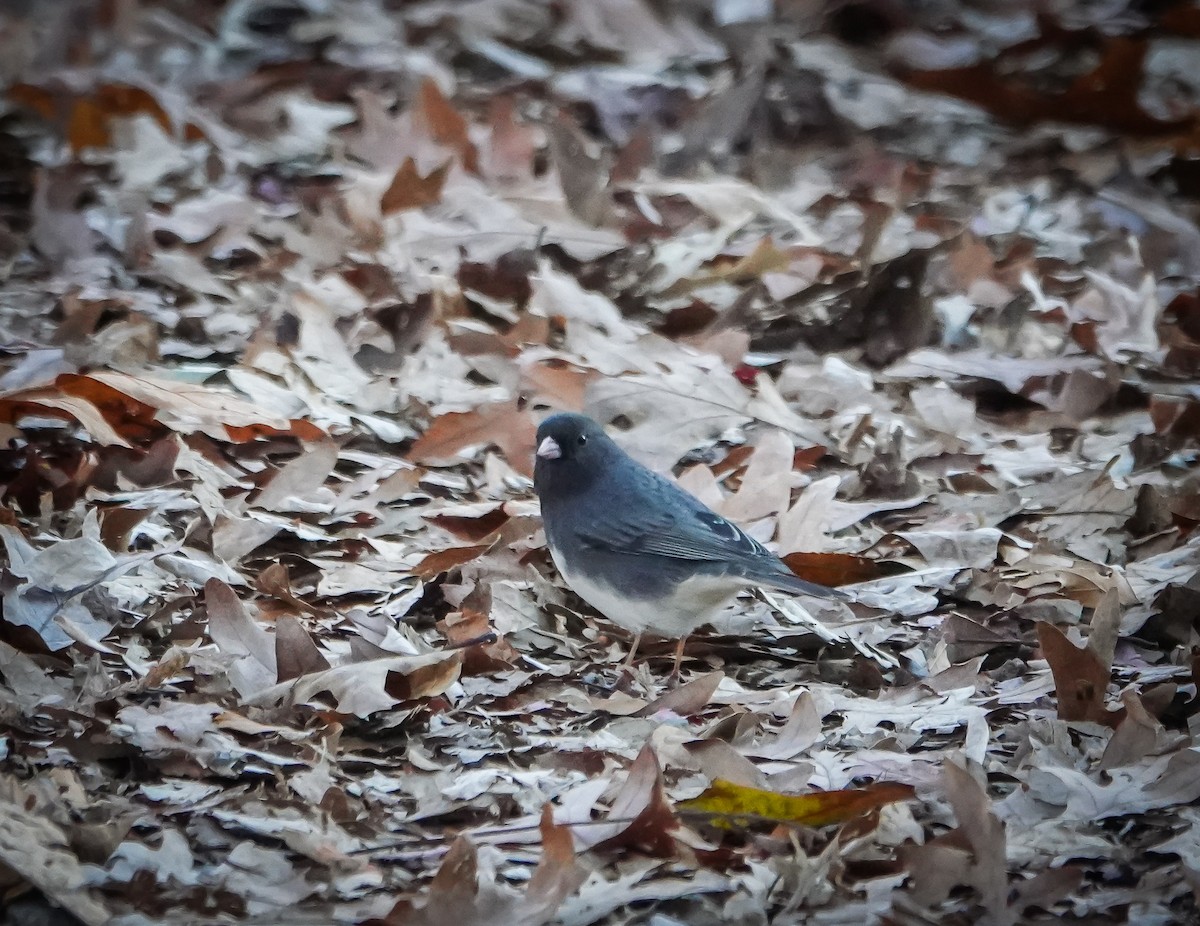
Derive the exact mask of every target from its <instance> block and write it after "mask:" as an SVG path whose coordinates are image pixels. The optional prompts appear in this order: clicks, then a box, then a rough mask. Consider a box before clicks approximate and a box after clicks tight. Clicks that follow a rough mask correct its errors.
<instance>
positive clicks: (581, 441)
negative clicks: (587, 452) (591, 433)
mask: <svg viewBox="0 0 1200 926" xmlns="http://www.w3.org/2000/svg"><path fill="white" fill-rule="evenodd" d="M576 440H577V442H578V443H579V446H580V447H582V446H583V445H584V444H586V443H587V435H586V434H580V435H579V437H578V438H577V439H576Z"/></svg>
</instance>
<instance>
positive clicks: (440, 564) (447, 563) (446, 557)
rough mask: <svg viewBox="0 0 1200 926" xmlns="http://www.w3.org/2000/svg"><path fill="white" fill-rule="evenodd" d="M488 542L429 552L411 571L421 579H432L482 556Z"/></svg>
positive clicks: (487, 547)
mask: <svg viewBox="0 0 1200 926" xmlns="http://www.w3.org/2000/svg"><path fill="white" fill-rule="evenodd" d="M490 546H491V545H490V544H486V543H481V544H476V545H475V546H472V547H449V548H447V549H445V550H438V551H437V552H436V553H430V554H429V555H428V556H426V557H425V558H424V559H423V560H421V562H419V563H417V565H416V566H414V567H413V570H412V573H413V575H415V576H418V577H420V578H422V579H433V578H435V577H437V576H440V575H441V574H442V573H443V572H449V571H450V570H451V569H454V568H456V567H458V566H461V565H463V564H464V563H469V562H471V560H473V559H476V558H477V557H479V556H482V555H483V554H484V553H486V552H487V550H488V549H489V548H490Z"/></svg>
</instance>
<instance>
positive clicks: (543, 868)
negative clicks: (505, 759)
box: [364, 804, 587, 926]
mask: <svg viewBox="0 0 1200 926" xmlns="http://www.w3.org/2000/svg"><path fill="white" fill-rule="evenodd" d="M539 829H540V830H541V836H542V857H541V859H540V860H539V861H538V864H537V867H536V868H535V869H534V870H533V875H532V876H531V877H530V879H529V883H528V885H527V886H526V888H525V891H524V892H523V893H517V892H516V891H514V890H512V889H511V888H505V887H501V886H500V885H497V884H496V883H495V882H494V881H493V880H492V873H491V872H490V871H482V872H481V871H480V865H479V859H478V857H477V855H476V851H475V847H474V845H472V843H471V842H470V840H469V839H467V838H466V837H465V836H460V837H459V838H458V839H456V840H455V841H454V844H453V845H452V846H451V847H450V851H449V853H447V855H446V858H445V860H444V861H443V862H442V866H441V868H439V869H438V872H437V874H436V875H434V878H433V882H432V883H431V884H430V886H429V893H428V895H427V896H426V897H425V898H424V903H420V904H418V903H417V902H416V901H415V900H410V899H403V900H400V901H398V902H397V903H396V906H394V907H393V908H392V910H391V912H390V913H388V915H387V916H385V917H384V918H382V919H378V920H368V921H367V922H366V923H365V924H364V926H443V924H446V923H453V924H455V926H541V924H543V923H548V922H550V921H551V920H552V919H553V918H554V914H555V913H556V912H557V911H558V908H559V907H560V906H561V905H562V902H563V901H564V900H565V899H566V898H567V897H568V896H570V895H571V894H572V893H574V892H575V891H576V890H577V889H578V888H579V886H580V885H581V884H583V881H584V879H585V878H586V877H587V872H586V870H585V869H584V868H583V867H582V866H580V865H579V863H578V862H576V861H575V845H574V841H573V840H572V838H571V828H570V827H569V826H557V825H555V823H554V815H553V813H552V811H551V807H550V805H549V804H546V805H545V806H544V807H543V808H542V818H541V824H540V826H539Z"/></svg>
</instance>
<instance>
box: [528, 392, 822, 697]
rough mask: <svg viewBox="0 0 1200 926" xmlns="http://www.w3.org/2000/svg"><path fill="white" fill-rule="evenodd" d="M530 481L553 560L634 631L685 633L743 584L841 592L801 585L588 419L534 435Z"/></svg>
mask: <svg viewBox="0 0 1200 926" xmlns="http://www.w3.org/2000/svg"><path fill="white" fill-rule="evenodd" d="M533 484H534V487H535V489H536V490H537V494H538V498H539V499H540V500H541V503H542V520H543V522H544V523H545V526H546V541H547V543H548V544H549V547H550V555H551V557H552V558H553V559H554V565H555V566H557V567H558V571H559V572H560V573H562V576H563V578H564V579H566V581H567V584H568V585H569V586H570V587H571V588H572V589H573V590H574V591H575V593H576V594H578V595H579V597H581V598H582V599H583V600H584V601H586V602H587V603H588V604H590V605H591V606H592V607H594V608H595V609H596V610H598V611H599V612H600V613H601V614H603V615H604V616H605V617H606V618H608V619H609V620H610V621H612V622H613V623H614V624H617V625H618V626H621V627H624V628H625V629H626V630H629V631H630V632H631V633H633V634H634V639H633V646H632V648H631V649H630V651H629V657H628V659H626V661H625V665H626V666H629V665H631V664H632V662H633V658H634V655H635V654H636V653H637V648H638V644H639V643H640V642H641V637H642V634H643V633H645V632H647V631H648V632H650V633H655V634H659V635H661V636H664V637H678V638H679V644H678V646H677V647H676V649H675V673H674V674H676V675H677V674H678V671H679V660H680V658H681V657H682V655H683V644H684V641H685V640H686V638H687V636H688V634H690V633H691V632H692V631H693V630H695V629H696V628H697V627H699V626H700V625H701V624H703V623H705V622H707V621H709V620H711V619H712V618H713V616H714V615H715V614H716V613H717V612H718V611H719V610H720V609H721V608H722V607H723V606H724V605H726V604H728V603H729V601H730V600H731V599H732V598H733V597H734V596H735V595H737V593H738V592H739V591H740V590H742V589H743V588H746V587H747V586H762V587H767V588H774V589H779V590H780V591H784V592H792V593H795V594H801V595H816V596H819V597H822V598H831V597H834V598H844V597H845V596H844V595H843V594H842V593H841V592H838V591H835V590H833V589H831V588H826V587H825V586H823V585H816V584H814V583H812V582H805V581H804V580H803V579H800V578H798V577H797V576H795V575H794V574H793V573H792V572H791V570H789V569H788V567H787V566H786V565H785V564H784V563H783V561H782V560H780V559H779V557H777V556H775V554H774V553H772V552H770V551H769V550H768V549H766V547H764V546H763V545H762V544H760V543H759V542H758V541H757V540H754V539H753V538H751V537H750V536H748V535H747V534H746V533H745V532H744V531H743V530H742V529H741V528H740V527H738V526H737V525H736V524H733V523H731V522H729V521H727V520H725V518H723V517H721V516H720V515H719V514H717V513H716V512H714V511H712V510H710V509H709V508H707V507H706V506H705V505H704V504H703V503H702V502H700V501H699V500H698V499H696V498H694V497H693V496H691V495H689V494H688V493H687V492H685V491H683V489H681V488H679V487H678V486H677V485H675V484H674V483H673V482H671V481H670V480H668V479H665V478H664V477H662V476H660V475H658V474H657V473H654V472H652V471H651V470H649V469H647V468H646V467H644V466H642V464H640V463H638V462H637V461H636V460H634V459H632V458H631V457H630V456H629V455H627V454H626V453H625V451H623V450H622V449H621V448H620V447H618V446H617V445H616V444H615V443H614V442H613V441H612V439H611V438H609V436H608V435H607V434H605V433H604V429H603V428H602V427H600V425H599V424H597V423H596V422H595V421H593V420H592V419H591V418H587V417H585V416H584V415H573V414H557V415H552V416H550V417H549V418H547V419H546V420H545V421H543V422H542V423H541V426H540V427H539V428H538V432H537V459H536V461H535V463H534V471H533Z"/></svg>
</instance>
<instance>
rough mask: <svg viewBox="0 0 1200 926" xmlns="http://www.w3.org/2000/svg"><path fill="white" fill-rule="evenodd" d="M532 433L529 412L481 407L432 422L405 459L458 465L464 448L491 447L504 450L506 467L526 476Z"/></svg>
mask: <svg viewBox="0 0 1200 926" xmlns="http://www.w3.org/2000/svg"><path fill="white" fill-rule="evenodd" d="M536 432H537V428H536V427H534V424H533V419H532V418H531V417H530V416H529V413H528V412H526V411H525V410H523V409H519V408H518V407H517V406H516V404H515V403H512V402H501V403H497V404H494V405H484V406H482V407H481V408H477V409H476V410H475V411H471V412H450V413H449V414H445V415H442V416H441V417H440V418H437V419H435V420H434V422H433V424H431V425H430V426H429V430H427V431H426V432H425V433H424V434H422V435H421V437H420V438H419V439H418V440H417V442H416V443H414V444H413V445H412V447H411V448H410V449H409V451H408V458H409V459H410V460H413V461H414V462H417V463H421V464H424V465H426V466H450V465H453V464H454V463H456V462H460V461H459V460H458V454H459V452H460V451H462V450H464V449H465V448H467V447H471V446H479V445H487V444H495V445H496V446H497V447H499V448H500V449H501V450H502V451H504V455H505V459H507V460H508V465H509V466H511V467H512V468H513V469H515V470H517V471H518V472H520V473H523V474H525V475H527V476H529V475H532V474H533V451H534V446H533V445H534V436H535V434H536Z"/></svg>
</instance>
